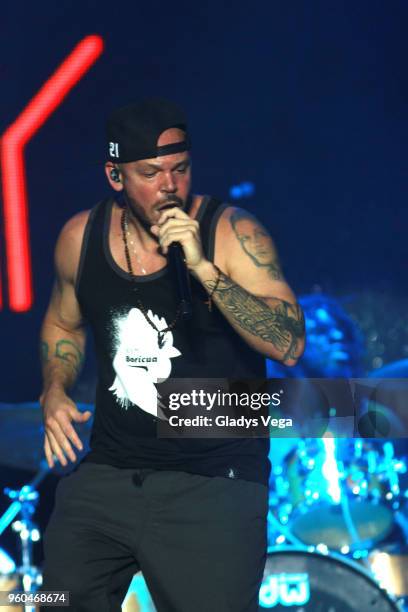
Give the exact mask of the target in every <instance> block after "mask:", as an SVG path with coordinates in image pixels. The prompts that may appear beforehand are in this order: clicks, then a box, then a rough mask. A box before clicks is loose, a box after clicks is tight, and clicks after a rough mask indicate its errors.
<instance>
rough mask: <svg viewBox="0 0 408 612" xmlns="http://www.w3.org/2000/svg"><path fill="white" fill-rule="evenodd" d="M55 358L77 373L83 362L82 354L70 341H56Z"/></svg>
mask: <svg viewBox="0 0 408 612" xmlns="http://www.w3.org/2000/svg"><path fill="white" fill-rule="evenodd" d="M55 357H57V358H58V359H61V360H62V361H65V362H66V363H69V364H70V365H72V366H73V367H74V369H75V370H76V371H77V372H79V370H80V369H81V365H82V362H83V360H84V356H83V353H82V352H81V351H80V350H79V348H78V347H77V345H76V344H75V343H74V342H72V340H58V342H57V344H56V347H55Z"/></svg>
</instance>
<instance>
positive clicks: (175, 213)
mask: <svg viewBox="0 0 408 612" xmlns="http://www.w3.org/2000/svg"><path fill="white" fill-rule="evenodd" d="M151 231H152V234H154V235H155V236H157V238H158V240H159V243H160V247H161V249H162V251H163V253H164V255H167V257H168V260H169V266H170V272H171V274H172V275H173V278H174V282H175V284H176V286H177V288H178V293H179V298H180V301H181V305H182V316H183V318H189V317H190V316H191V313H192V306H191V289H190V275H189V271H190V272H192V273H193V274H195V273H196V271H197V270H198V269H199V268H200V267H201V266H202V265H203V264H205V263H206V261H207V260H206V259H205V257H204V253H203V248H202V244H201V238H200V230H199V223H198V221H196V220H195V219H191V218H190V217H189V216H188V215H187V213H185V212H184V211H183V210H181V209H180V208H178V207H177V208H176V207H174V208H168V209H166V210H164V211H163V212H162V214H161V215H160V218H159V220H158V222H157V224H156V225H153V226H152V227H151Z"/></svg>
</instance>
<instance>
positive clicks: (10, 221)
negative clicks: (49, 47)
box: [0, 35, 103, 312]
mask: <svg viewBox="0 0 408 612" xmlns="http://www.w3.org/2000/svg"><path fill="white" fill-rule="evenodd" d="M102 51H103V39H102V38H101V37H100V36H97V35H92V36H87V37H86V38H84V39H83V40H82V41H81V42H80V43H79V44H78V45H77V46H76V47H75V48H74V49H73V51H72V52H71V53H70V54H69V55H68V57H67V58H66V59H65V60H64V61H63V62H62V64H61V65H60V66H59V68H57V70H56V71H55V72H54V74H53V75H52V76H51V77H50V78H49V79H48V80H47V81H46V82H45V83H44V85H43V86H42V87H41V89H40V90H39V92H38V93H37V94H36V95H35V96H34V98H32V100H31V101H30V102H29V103H28V105H27V106H26V107H25V109H24V110H23V111H22V113H21V114H20V115H19V116H18V117H17V119H16V120H15V121H14V123H12V124H11V125H10V126H9V127H8V128H7V130H6V131H5V132H4V134H3V137H2V138H1V141H0V155H1V166H2V187H3V202H4V204H3V205H4V232H5V239H6V256H7V275H8V283H9V305H10V309H11V310H14V311H15V312H24V311H27V310H29V309H30V308H31V306H32V303H33V289H32V268H31V251H30V236H29V223H28V200H27V187H26V175H25V164H24V147H25V146H26V144H27V142H28V141H29V140H30V139H31V138H32V137H33V135H34V134H35V133H36V132H37V131H38V130H39V129H40V127H41V126H42V125H43V124H44V123H45V122H46V121H47V119H48V117H49V116H50V115H51V114H52V113H53V112H54V110H55V109H56V108H57V107H58V106H59V105H60V104H61V102H62V101H63V100H64V98H65V97H66V95H67V94H68V93H69V92H70V90H71V89H72V88H73V87H74V86H75V85H76V84H77V83H78V81H79V80H80V79H81V78H82V77H83V76H84V74H85V73H86V72H87V71H88V70H89V69H90V68H91V66H92V65H93V64H94V63H95V62H96V60H97V59H98V57H99V56H100V55H101V53H102ZM0 299H1V296H0ZM0 306H1V302H0Z"/></svg>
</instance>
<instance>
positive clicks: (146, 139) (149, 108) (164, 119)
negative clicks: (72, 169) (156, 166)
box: [106, 98, 191, 163]
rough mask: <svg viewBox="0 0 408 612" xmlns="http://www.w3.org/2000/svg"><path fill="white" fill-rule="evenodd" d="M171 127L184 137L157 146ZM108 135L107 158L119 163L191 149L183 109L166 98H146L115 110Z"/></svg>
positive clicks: (110, 118) (107, 126) (108, 123)
mask: <svg viewBox="0 0 408 612" xmlns="http://www.w3.org/2000/svg"><path fill="white" fill-rule="evenodd" d="M169 128H179V129H181V130H183V131H184V132H185V138H184V139H183V140H182V141H180V142H176V143H172V144H169V145H165V146H162V147H158V146H157V141H158V139H159V136H160V134H162V132H164V131H165V130H168V129H169ZM106 135H107V142H108V159H109V160H110V161H112V162H116V163H127V162H132V161H137V160H139V159H149V158H153V157H159V156H161V155H171V154H172V153H180V152H182V151H188V150H189V149H190V146H191V143H190V138H189V135H188V131H187V119H186V116H185V114H184V112H183V110H182V109H181V108H180V107H179V106H178V105H177V104H175V103H174V102H171V101H170V100H166V99H164V98H147V99H145V100H142V101H140V102H137V103H136V104H129V105H127V106H123V107H121V108H118V109H116V110H114V111H113V112H112V113H111V115H110V116H109V118H108V121H107V124H106Z"/></svg>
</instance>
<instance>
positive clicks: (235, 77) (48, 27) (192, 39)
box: [0, 0, 408, 401]
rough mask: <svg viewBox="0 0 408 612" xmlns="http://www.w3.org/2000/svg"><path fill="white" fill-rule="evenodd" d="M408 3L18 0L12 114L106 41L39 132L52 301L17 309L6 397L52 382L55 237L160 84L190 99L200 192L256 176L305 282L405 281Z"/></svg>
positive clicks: (334, 286) (40, 194)
mask: <svg viewBox="0 0 408 612" xmlns="http://www.w3.org/2000/svg"><path fill="white" fill-rule="evenodd" d="M407 18H408V5H407V3H406V2H404V1H391V2H387V3H386V2H383V1H382V2H375V1H374V2H373V1H370V2H368V1H365V0H363V1H361V0H359V1H358V2H351V1H349V2H326V1H312V2H290V3H289V2H284V1H279V2H278V1H272V2H255V3H249V2H234V3H225V4H221V3H217V2H206V3H193V2H184V1H183V0H181V1H180V0H179V1H178V2H176V3H174V2H171V3H170V2H152V3H147V2H120V3H115V4H113V3H108V2H89V1H83V2H68V1H60V2H58V3H56V2H51V1H43V2H38V3H31V2H27V1H26V2H21V3H17V4H16V5H14V6H13V5H11V4H10V3H8V4H6V5H5V6H4V7H2V19H1V34H2V35H1V37H0V58H1V60H0V70H1V74H2V83H3V87H2V96H1V102H0V104H1V114H0V122H1V125H0V128H1V132H3V131H4V129H5V128H6V127H7V126H8V125H9V124H10V123H12V122H13V121H14V120H15V118H16V117H17V116H18V114H19V113H20V112H21V110H22V109H23V108H24V106H25V105H26V104H27V102H28V101H29V100H30V99H31V98H32V96H33V95H34V94H35V93H36V92H37V91H38V89H39V88H40V86H41V85H42V84H43V83H44V81H45V80H46V79H47V78H48V77H49V76H50V75H51V74H52V72H53V71H54V70H55V69H56V68H57V66H58V65H59V64H60V62H61V61H62V60H63V59H64V58H65V57H66V55H67V54H68V53H69V52H70V51H71V50H72V48H73V47H74V46H75V45H76V44H77V42H79V40H81V38H83V37H84V36H86V35H87V34H91V33H96V34H100V35H101V36H102V37H103V38H104V41H105V45H106V47H105V51H104V53H103V55H102V56H101V58H100V59H99V60H98V61H97V63H96V64H95V66H94V67H93V68H91V70H90V71H89V72H88V73H87V74H86V75H85V77H84V78H83V79H82V80H81V81H80V83H79V84H78V85H77V86H76V87H75V88H74V89H73V90H72V92H71V93H70V94H69V95H68V97H67V98H66V100H65V101H64V102H63V104H62V105H61V106H60V107H59V108H58V109H57V110H56V112H55V113H54V114H53V115H52V116H51V118H50V119H49V120H48V121H47V122H46V123H45V125H44V126H43V127H42V128H41V129H40V131H39V132H38V133H37V134H36V135H35V137H34V138H33V139H32V141H31V142H30V143H29V144H28V146H27V149H26V164H27V179H28V193H29V205H30V224H31V241H32V242H31V245H32V254H33V265H34V282H35V303H34V307H33V309H32V311H31V312H30V313H27V314H15V313H11V312H10V311H8V309H7V305H6V307H5V309H4V310H3V311H2V312H1V313H0V317H1V320H2V324H1V336H2V347H3V350H2V351H1V364H0V372H1V388H0V401H24V400H33V399H36V398H37V397H38V394H39V392H40V378H39V367H38V365H37V360H36V355H37V337H38V330H39V325H40V320H41V317H42V315H43V312H44V309H45V307H46V303H47V301H48V299H49V294H50V288H51V283H52V273H53V270H52V254H53V247H54V244H55V240H56V237H57V235H58V232H59V230H60V228H61V226H62V225H63V223H64V221H65V220H66V219H68V218H69V217H70V216H72V215H73V214H74V213H75V212H77V211H79V210H81V209H85V208H90V207H92V206H93V205H94V204H95V203H96V202H97V201H98V200H99V199H100V198H101V197H103V196H104V195H105V194H107V193H108V189H109V188H108V185H107V183H106V181H105V178H104V175H103V172H102V166H103V162H104V151H105V145H104V122H105V117H106V115H107V113H108V112H109V111H110V110H111V109H112V108H114V107H116V106H118V105H121V104H124V103H128V102H129V101H132V100H134V99H137V98H139V97H143V96H146V95H156V94H159V95H164V96H168V97H170V98H173V99H175V100H176V101H178V102H180V103H181V104H182V105H183V106H184V107H185V108H186V110H187V112H188V115H189V117H190V122H191V129H192V135H193V160H194V168H193V170H194V189H195V191H196V192H198V193H212V194H214V195H217V196H220V197H223V198H226V199H228V198H229V189H230V187H231V186H232V185H234V184H239V183H240V182H242V181H251V182H253V183H254V185H255V194H254V196H253V197H252V198H249V199H247V200H246V201H245V200H243V201H242V205H245V206H247V207H248V208H250V209H252V210H253V211H254V212H255V213H256V214H257V215H258V216H259V217H260V218H261V219H262V220H263V221H264V222H265V223H266V225H267V226H268V227H269V229H270V231H271V234H272V236H273V237H274V239H275V241H276V243H277V246H278V249H279V252H280V255H281V259H282V261H283V266H284V270H285V272H286V276H287V277H288V279H289V282H290V283H291V285H292V286H293V288H294V290H295V291H296V293H298V294H299V293H308V292H310V291H311V290H313V288H315V287H316V286H319V287H320V288H321V289H322V290H323V291H325V292H328V293H330V294H331V295H335V296H340V297H341V296H344V295H346V294H350V292H356V291H360V292H364V291H370V292H375V293H377V294H379V295H386V296H387V300H388V301H389V300H390V299H391V301H392V303H393V304H396V303H397V302H398V300H401V299H403V296H404V294H405V278H406V273H407V240H406V236H405V234H406V227H407V220H408V219H407V217H408V213H407V209H406V205H405V200H406V185H405V183H406V163H407V162H406V142H407V136H408V76H407V74H408V73H407V71H406V58H407V52H408V38H407V36H406V26H407ZM1 255H2V260H3V267H4V253H3V249H2V253H1ZM400 348H401V355H400V356H401V357H402V356H403V355H404V354H405V353H404V351H408V347H405V348H404V347H403V346H401V347H400ZM397 356H398V355H397Z"/></svg>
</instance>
